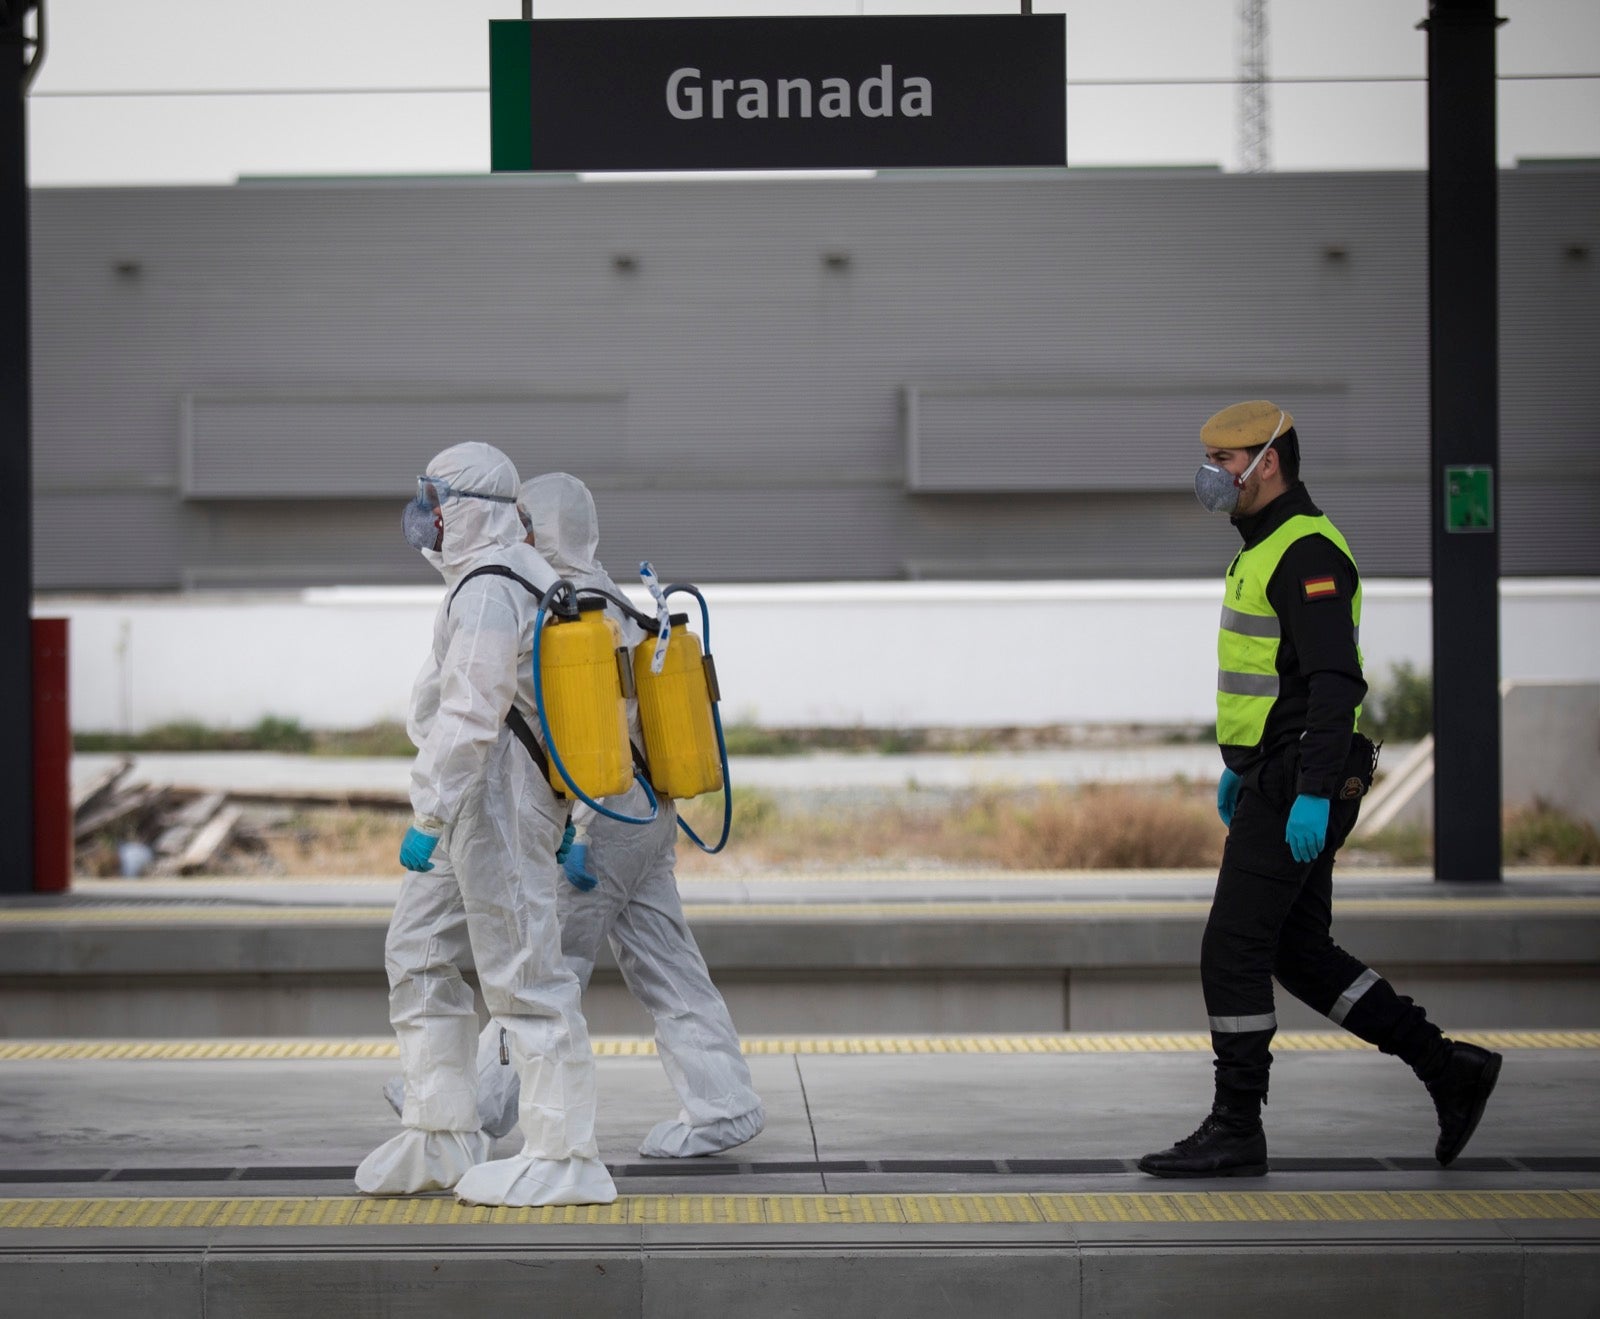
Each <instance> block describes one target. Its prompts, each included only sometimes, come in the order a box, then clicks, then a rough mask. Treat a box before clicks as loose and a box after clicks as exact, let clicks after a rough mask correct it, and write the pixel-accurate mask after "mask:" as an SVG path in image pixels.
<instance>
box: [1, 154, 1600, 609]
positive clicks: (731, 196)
mask: <svg viewBox="0 0 1600 1319" xmlns="http://www.w3.org/2000/svg"><path fill="white" fill-rule="evenodd" d="M1501 203H1502V230H1501V250H1502V254H1503V257H1502V260H1503V275H1502V304H1501V305H1502V327H1503V328H1502V344H1503V354H1504V360H1503V367H1502V376H1503V378H1502V388H1501V397H1502V400H1503V407H1504V415H1503V419H1502V423H1503V431H1502V436H1503V438H1502V444H1503V467H1504V470H1503V508H1502V519H1503V526H1504V537H1503V551H1504V553H1503V566H1504V570H1505V571H1506V572H1508V573H1515V574H1600V444H1597V438H1600V422H1597V417H1600V296H1597V294H1600V287H1597V280H1596V274H1595V268H1596V263H1597V261H1600V254H1596V251H1595V249H1596V247H1597V246H1600V233H1597V232H1596V231H1597V229H1600V170H1595V169H1587V168H1583V167H1570V168H1549V169H1521V170H1516V171H1511V172H1508V173H1506V174H1505V175H1503V176H1502V188H1501ZM1424 208H1425V194H1424V186H1423V178H1422V177H1421V176H1420V175H1418V174H1399V173H1388V174H1339V175H1266V176H1234V175H1222V174H1215V173H1207V172H1200V173H1183V172H1163V173H1147V174H1142V173H1096V172H1083V173H1079V172H1070V173H1042V174H1036V175H1030V174H966V175H959V176H950V177H940V176H930V175H926V174H907V175H898V176H897V175H889V176H884V177H880V178H877V179H872V180H814V181H804V182H793V181H773V182H740V183H708V182H689V181H676V182H637V183H597V182H579V181H577V180H571V179H550V178H545V179H472V180H452V181H398V182H350V183H316V184H297V183H276V184H243V185H240V186H236V187H230V188H179V189H145V188H139V189H99V190H76V189H72V190H55V191H51V190H44V191H38V192H36V193H35V194H34V198H33V227H34V238H33V242H34V248H33V251H34V261H35V276H34V316H35V341H34V373H35V395H34V409H35V411H34V422H35V452H36V456H35V474H36V475H35V480H36V489H35V497H36V500H37V505H36V509H37V512H36V518H35V537H36V544H35V580H36V586H37V587H38V588H39V589H68V588H88V589H136V588H171V587H180V586H207V587H215V586H228V585H258V584H297V583H317V582H331V581H339V582H361V581H371V582H405V581H415V582H424V581H427V580H429V572H428V570H427V569H426V568H425V567H424V566H423V565H422V564H421V563H420V561H419V560H418V558H417V556H416V555H414V554H413V553H412V552H411V551H410V550H408V549H407V548H406V547H405V545H404V543H403V542H402V541H401V539H400V535H399V507H400V503H401V502H402V500H403V499H404V498H405V497H406V496H407V495H408V494H409V492H410V490H411V486H412V477H413V476H414V474H415V473H416V472H417V471H419V470H420V469H421V467H422V466H423V464H424V463H425V462H426V460H427V458H428V456H429V455H430V454H431V453H433V452H434V451H435V450H437V449H438V448H440V447H442V446H443V445H445V444H448V443H451V442H454V441H455V440H458V439H465V438H479V439H488V440H491V441H493V442H495V443H498V444H500V445H501V446H502V447H503V448H505V449H506V450H507V451H508V452H510V453H511V454H512V456H513V457H514V459H515V460H516V461H517V463H518V465H519V467H520V468H521V469H522V471H523V472H524V474H525V475H532V474H535V473H537V472H539V471H543V470H548V469H552V468H564V469H566V470H570V471H573V472H576V473H578V474H579V475H581V476H583V477H584V478H585V479H586V480H588V481H589V483H590V484H591V486H592V487H593V488H594V490H595V493H596V499H597V502H598V504H599V508H600V514H601V521H602V541H601V552H602V556H603V557H605V558H606V559H607V560H608V561H609V562H610V563H611V564H612V565H613V567H614V568H615V569H617V570H620V571H622V572H625V571H626V570H627V569H628V568H629V566H630V565H631V563H632V562H633V561H635V560H637V559H638V558H639V557H641V556H642V555H649V556H651V557H653V558H654V559H655V560H656V562H657V564H658V566H659V567H660V568H661V569H662V570H663V571H664V572H665V573H667V574H668V575H670V576H673V577H692V578H695V579H697V580H702V581H717V580H721V581H730V580H783V579H843V578H894V577H907V576H911V577H970V576H975V575H979V574H985V573H997V574H1001V575H1005V576H1061V577H1088V576H1108V575H1109V576H1129V577H1148V576H1177V577H1187V576H1210V575H1211V574H1213V573H1214V572H1216V571H1218V570H1219V569H1220V566H1221V564H1222V562H1223V561H1224V560H1225V559H1226V557H1227V555H1228V554H1229V553H1230V552H1231V549H1232V547H1233V545H1234V544H1235V543H1236V542H1235V541H1234V540H1233V533H1232V531H1231V530H1230V529H1229V528H1228V527H1227V526H1226V524H1225V522H1223V520H1221V519H1215V518H1208V517H1207V515H1205V514H1204V513H1202V512H1201V511H1200V509H1199V508H1198V506H1197V505H1195V503H1194V502H1193V498H1192V496H1191V495H1190V494H1189V493H1188V486H1189V481H1190V477H1191V473H1192V470H1193V464H1194V460H1195V457H1196V452H1197V445H1198V440H1197V436H1196V432H1197V429H1198V426H1199V424H1200V422H1201V421H1202V420H1203V419H1204V418H1205V416H1206V415H1208V413H1209V412H1210V411H1211V410H1213V409H1214V408H1215V407H1220V406H1222V405H1223V404H1225V403H1227V402H1230V401H1233V400H1235V399H1238V398H1247V397H1254V396H1258V395H1265V396H1268V397H1272V398H1274V399H1277V400H1280V401H1282V402H1283V403H1284V404H1286V405H1287V406H1288V407H1290V408H1291V409H1292V410H1294V411H1295V413H1296V415H1297V417H1298V420H1299V423H1300V431H1301V434H1302V436H1303V439H1304V442H1305V452H1306V461H1305V473H1304V474H1305V476H1306V478H1307V480H1308V483H1309V484H1310V486H1311V488H1312V491H1313V493H1314V495H1315V496H1316V497H1317V498H1318V499H1319V500H1320V501H1321V502H1322V503H1323V505H1324V506H1325V507H1326V508H1327V510H1328V511H1329V512H1330V513H1331V514H1332V515H1333V516H1334V517H1335V518H1336V519H1337V520H1338V521H1339V522H1340V523H1341V525H1342V526H1343V527H1344V529H1345V531H1346V533H1347V534H1348V535H1349V536H1350V538H1351V540H1352V541H1353V542H1354V544H1355V546H1356V548H1357V553H1358V556H1359V557H1360V559H1361V562H1362V565H1363V568H1364V569H1365V571H1366V572H1367V573H1368V574H1371V575H1424V574H1426V571H1427V562H1428V558H1427V556H1428V536H1427V526H1426V519H1427V507H1428V503H1427V494H1426V488H1425V481H1426V453H1427V421H1428V418H1427V356H1426V352H1427V345H1426V337H1425V335H1426V306H1425V298H1426V260H1425V256H1426V253H1425V241H1426V232H1425V213H1424Z"/></svg>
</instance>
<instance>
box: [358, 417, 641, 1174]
mask: <svg viewBox="0 0 1600 1319" xmlns="http://www.w3.org/2000/svg"><path fill="white" fill-rule="evenodd" d="M428 475H429V476H430V477H436V478H440V479H441V480H442V481H444V482H446V483H448V485H449V486H451V487H453V488H454V489H455V490H458V491H462V492H472V493H468V494H462V495H460V496H457V497H453V498H449V499H447V500H446V501H445V502H444V503H443V504H442V505H441V513H442V518H443V524H444V533H443V540H442V543H441V547H440V550H441V556H440V561H439V566H440V569H441V571H442V573H443V574H444V577H445V581H446V584H447V586H448V588H449V593H448V594H447V596H446V599H445V601H444V603H443V604H441V605H440V608H439V612H438V614H437V616H436V618H435V622H434V635H433V651H432V655H431V657H430V659H429V661H428V662H427V663H426V664H424V666H423V669H422V672H421V673H420V674H419V675H418V679H417V684H416V688H415V690H414V692H413V706H412V711H411V718H410V720H409V721H408V722H409V727H410V729H411V731H412V737H413V740H414V741H416V742H417V745H418V753H417V758H416V761H415V763H414V765H413V767H412V772H411V802H412V807H413V809H414V811H415V813H416V826H415V827H416V828H417V829H418V830H420V831H422V832H423V833H426V834H431V835H437V836H438V837H439V843H438V845H437V849H436V850H435V851H434V852H433V854H432V858H431V859H432V861H433V869H432V870H431V871H428V872H426V873H418V872H410V873H408V874H407V875H406V877H405V880H404V882H403V883H402V885H401V888H400V894H399V897H398V898H397V900H396V903H395V910H394V916H393V918H392V919H391V921H390V924H389V934H388V939H387V942H386V944H385V963H386V967H387V971H388V976H389V1015H390V1021H391V1022H392V1024H393V1026H394V1029H395V1034H396V1035H397V1036H398V1038H399V1042H400V1062H401V1069H402V1072H403V1074H404V1081H405V1095H404V1101H403V1104H402V1109H401V1122H402V1124H403V1130H402V1131H401V1133H400V1134H399V1135H398V1136H395V1137H394V1138H392V1139H391V1140H389V1141H386V1142H385V1143H384V1144H383V1145H380V1146H379V1147H378V1148H377V1149H375V1150H374V1151H373V1152H372V1153H371V1154H369V1155H368V1156H367V1157H366V1158H365V1159H364V1160H363V1161H362V1163H361V1166H360V1167H359V1168H358V1169H357V1170H356V1185H357V1186H358V1187H359V1188H360V1189H361V1190H362V1191H365V1192H367V1193H369V1194H374V1195H405V1194H411V1193H414V1192H419V1191H426V1190H432V1189H435V1188H442V1189H448V1188H451V1187H454V1189H455V1191H456V1194H457V1196H458V1197H459V1198H461V1199H462V1200H465V1201H467V1202H469V1203H473V1204H489V1205H549V1204H609V1203H610V1202H611V1201H612V1200H614V1199H616V1194H617V1192H616V1187H615V1185H614V1184H613V1183H612V1180H611V1176H610V1174H609V1173H608V1172H607V1171H606V1168H605V1165H604V1164H603V1163H601V1162H600V1159H599V1153H598V1149H597V1147H596V1144H595V1135H594V1114H595V1090H594V1055H593V1052H592V1050H591V1048H590V1044H589V1034H588V1029H587V1027H586V1026H585V1025H584V1021H583V1015H582V1012H581V1010H580V1007H579V1001H580V997H581V994H582V990H581V987H580V986H579V983H578V980H577V977H576V976H574V975H573V973H572V971H571V970H570V969H568V967H567V965H566V963H565V961H564V960H563V959H562V956H561V946H560V934H559V929H558V926H557V916H556V897H557V885H558V884H559V885H560V887H562V888H566V887H568V885H567V884H566V882H565V880H564V879H562V877H561V875H560V872H559V870H558V869H557V867H556V865H555V861H554V853H555V849H556V847H557V845H558V843H559V842H560V838H561V833H562V829H563V827H564V820H565V811H564V809H563V808H562V806H561V805H559V804H558V803H557V801H556V798H555V795H554V794H553V793H552V792H551V791H550V788H549V785H548V784H547V783H546V782H545V780H544V777H543V776H542V775H541V774H540V773H539V771H538V768H537V767H536V766H535V765H534V763H533V761H532V759H531V758H530V757H529V755H528V753H527V751H526V750H524V748H523V746H522V744H521V743H520V742H518V741H517V739H516V738H515V737H514V736H513V734H512V733H511V731H510V729H509V728H508V727H507V726H506V724H505V716H506V714H507V712H508V710H509V709H510V708H511V706H512V704H513V703H515V704H516V705H517V706H518V707H519V708H520V709H521V710H522V711H523V712H524V713H525V714H529V713H531V711H532V669H531V665H530V655H531V651H532V645H533V630H534V626H535V620H536V616H537V611H538V605H539V602H538V600H537V599H535V597H534V596H533V595H532V594H531V593H530V592H528V591H527V590H526V589H525V588H524V587H523V586H522V585H521V584H519V583H518V582H516V581H515V580H512V579H510V578H507V577H504V576H491V575H483V576H477V577H473V578H472V579H471V580H470V581H464V580H463V579H465V578H466V577H467V576H468V574H469V573H471V572H473V571H474V570H475V569H478V568H481V567H485V566H489V565H498V566H499V567H502V568H507V569H510V570H511V571H512V572H514V573H516V574H517V575H518V576H520V577H522V578H524V579H526V580H527V581H528V582H530V583H532V584H533V585H534V586H535V587H537V588H539V589H540V590H545V589H548V588H549V587H550V586H552V585H554V584H555V582H556V580H557V578H556V575H555V573H554V572H552V571H551V569H550V567H549V566H548V565H547V564H546V563H545V562H544V561H543V560H542V559H541V558H540V557H539V555H537V554H536V553H534V551H533V550H532V548H531V547H529V546H528V545H527V544H525V543H524V531H523V527H522V522H521V519H520V518H519V517H518V516H517V512H516V507H515V504H514V503H513V502H495V501H493V500H491V499H486V498H481V497H476V498H475V497H472V496H473V494H477V495H479V496H482V495H489V496H499V497H500V499H502V500H505V499H506V497H507V496H511V497H513V498H514V497H515V495H516V493H517V489H518V479H517V473H516V469H515V467H514V466H513V465H512V463H511V460H510V459H509V458H507V457H506V456H505V455H504V454H503V453H501V452H500V451H499V450H498V449H495V448H493V447H492V446H490V445H487V444H478V443H470V444H460V445H456V446H455V447H453V448H450V449H446V450H445V451H444V452H443V453H441V454H439V455H438V456H437V457H436V458H435V459H434V460H433V461H432V462H431V463H430V464H429V465H428ZM469 951H470V953H471V956H472V960H473V962H474V963H475V965H476V967H477V971H478V978H479V983H480V985H481V986H482V990H483V996H484V1000H485V1002H486V1003H487V1004H488V1006H489V1010H490V1011H491V1012H492V1013H493V1014H494V1017H495V1020H496V1021H497V1022H498V1023H499V1025H500V1026H501V1027H504V1029H505V1033H506V1034H505V1038H506V1041H507V1043H508V1045H509V1049H508V1052H509V1056H510V1059H511V1067H510V1069H508V1070H511V1069H514V1070H515V1072H516V1073H517V1076H518V1079H519V1081H520V1087H521V1103H520V1107H519V1120H520V1125H521V1129H522V1134H523V1138H524V1144H523V1149H522V1152H521V1153H520V1154H519V1155H517V1156H516V1157H515V1158H510V1159H499V1160H494V1161H488V1156H489V1153H490V1146H491V1141H492V1137H491V1136H490V1135H489V1133H487V1132H485V1131H483V1130H482V1129H481V1127H482V1124H481V1123H480V1122H479V1120H478V1094H477V1075H476V1072H477V1068H476V1062H475V1052H476V1050H475V1042H476V1037H477V1034H478V1027H477V1016H476V1013H475V1010H474V1004H473V995H472V990H471V988H470V986H469V985H468V984H467V983H466V981H465V980H464V979H463V978H462V975H461V968H462V965H463V964H464V963H465V961H466V958H467V955H468V952H469Z"/></svg>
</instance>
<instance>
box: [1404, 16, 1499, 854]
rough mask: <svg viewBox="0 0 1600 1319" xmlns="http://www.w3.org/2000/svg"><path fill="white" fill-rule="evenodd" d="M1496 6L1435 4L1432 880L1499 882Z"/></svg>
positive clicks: (1430, 25)
mask: <svg viewBox="0 0 1600 1319" xmlns="http://www.w3.org/2000/svg"><path fill="white" fill-rule="evenodd" d="M1498 24H1499V20H1498V19H1496V18H1495V14H1494V0H1433V3H1432V4H1431V5H1430V7H1429V13H1428V18H1427V20H1426V21H1425V22H1424V23H1423V24H1422V27H1423V28H1424V29H1425V30H1426V31H1427V34H1428V332H1429V334H1428V339H1429V348H1428V375H1429V396H1430V403H1431V414H1432V423H1431V442H1430V450H1429V459H1428V479H1429V484H1430V487H1431V493H1430V508H1431V512H1432V519H1433V527H1432V543H1433V735H1434V757H1433V763H1434V773H1433V785H1434V786H1433V791H1434V798H1433V803H1434V808H1433V809H1434V814H1433V819H1434V826H1433V828H1434V835H1433V840H1434V841H1433V857H1434V861H1433V864H1434V874H1435V876H1436V878H1438V879H1440V880H1444V881H1447V882H1450V883H1458V882H1461V881H1466V880H1485V881H1498V880H1499V879H1500V877H1501V874H1500V599H1499V588H1500V532H1499V499H1498V491H1497V489H1496V485H1497V482H1496V477H1497V475H1498V471H1499V458H1500V380H1499V377H1500V360H1499V344H1498V339H1497V335H1498V321H1499V308H1498V288H1497V285H1498V268H1497V251H1496V246H1497V216H1496V174H1495V172H1496V167H1497V161H1496V153H1495V28H1496V27H1497V26H1498Z"/></svg>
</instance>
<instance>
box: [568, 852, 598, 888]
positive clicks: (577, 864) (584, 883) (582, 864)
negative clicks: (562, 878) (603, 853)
mask: <svg viewBox="0 0 1600 1319" xmlns="http://www.w3.org/2000/svg"><path fill="white" fill-rule="evenodd" d="M561 869H562V870H563V871H565V872H566V876H567V883H569V884H571V885H572V887H573V888H575V889H577V890H578V891H579V892H580V893H587V892H589V890H590V889H592V888H593V887H594V886H595V885H596V884H598V883H599V882H600V877H599V876H598V875H595V874H593V873H591V872H590V870H589V844H588V843H574V844H573V845H572V847H571V848H570V849H569V850H568V852H567V855H566V857H565V858H564V859H563V860H562V862H561Z"/></svg>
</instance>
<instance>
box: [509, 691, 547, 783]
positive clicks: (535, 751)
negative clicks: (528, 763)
mask: <svg viewBox="0 0 1600 1319" xmlns="http://www.w3.org/2000/svg"><path fill="white" fill-rule="evenodd" d="M506 727H507V728H509V729H510V730H511V732H512V734H513V735H514V736H515V737H516V739H517V741H519V742H521V743H522V746H523V749H524V750H525V751H526V752H527V753H528V755H529V756H531V757H532V758H533V763H534V764H535V765H537V766H538V767H539V773H541V774H543V775H544V777H545V781H546V782H548V781H549V779H550V758H549V757H548V756H547V755H545V753H544V748H543V747H542V746H540V745H539V739H538V738H536V737H535V736H534V735H533V729H532V728H530V727H529V726H528V721H527V720H526V719H525V718H523V715H522V711H521V710H519V709H517V707H516V706H514V705H513V706H512V707H511V708H510V709H509V710H507V711H506Z"/></svg>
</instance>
